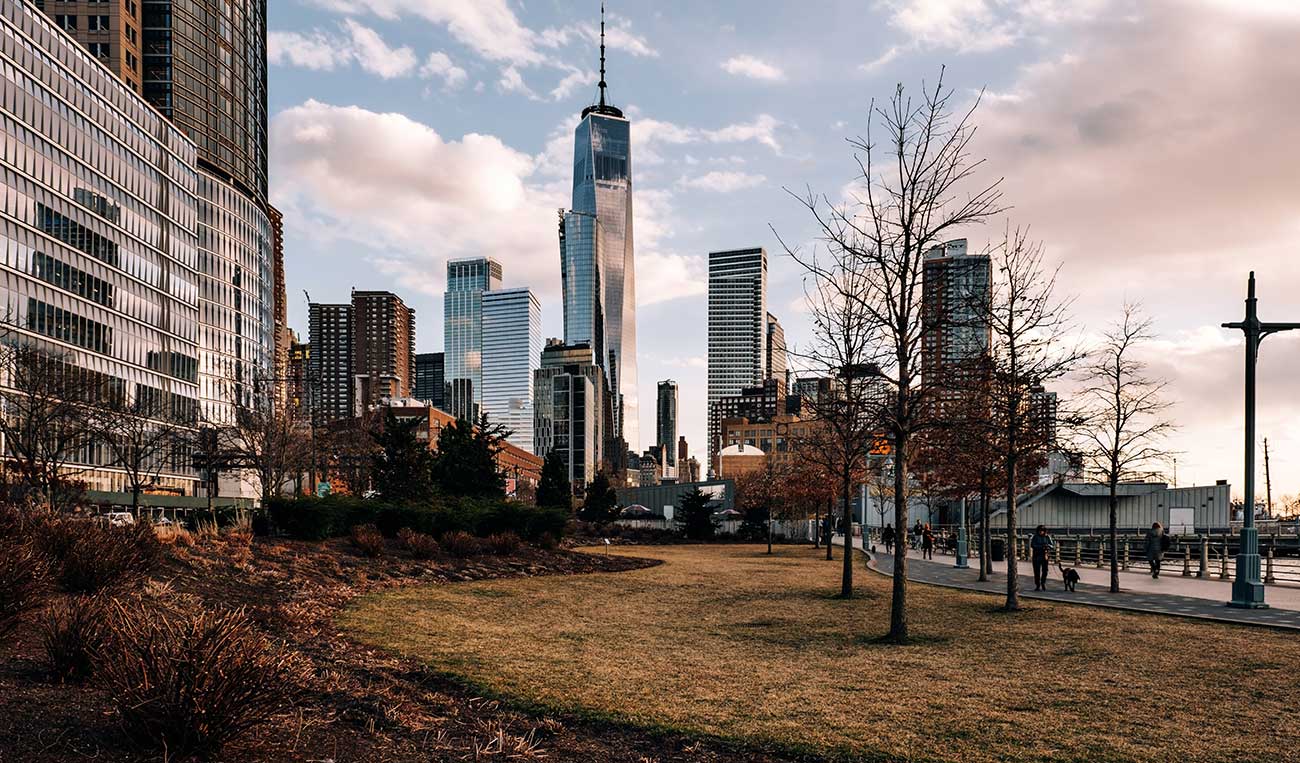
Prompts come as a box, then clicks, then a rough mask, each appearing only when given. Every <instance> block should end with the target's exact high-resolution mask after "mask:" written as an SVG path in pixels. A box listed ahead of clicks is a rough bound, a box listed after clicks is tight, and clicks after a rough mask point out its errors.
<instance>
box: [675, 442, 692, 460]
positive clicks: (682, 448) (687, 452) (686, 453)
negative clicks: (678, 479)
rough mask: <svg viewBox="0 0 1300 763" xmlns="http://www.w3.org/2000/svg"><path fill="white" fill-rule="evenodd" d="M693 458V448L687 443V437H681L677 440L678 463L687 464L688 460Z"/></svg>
mask: <svg viewBox="0 0 1300 763" xmlns="http://www.w3.org/2000/svg"><path fill="white" fill-rule="evenodd" d="M690 457H691V446H690V445H688V444H687V443H686V435H680V436H679V437H678V438H677V463H678V464H685V463H686V459H688V458H690Z"/></svg>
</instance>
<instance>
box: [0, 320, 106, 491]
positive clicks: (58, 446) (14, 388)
mask: <svg viewBox="0 0 1300 763" xmlns="http://www.w3.org/2000/svg"><path fill="white" fill-rule="evenodd" d="M0 364H2V368H3V373H4V389H3V391H2V392H0V394H2V395H3V400H4V412H3V415H0V435H3V437H4V442H5V447H6V453H5V455H6V456H8V459H9V462H10V463H11V464H12V468H13V471H14V472H15V474H16V477H17V481H18V484H19V486H20V487H21V489H22V491H23V492H24V493H25V495H24V496H23V497H24V498H26V499H27V500H32V501H36V502H38V503H44V504H46V505H48V506H49V507H50V508H51V509H54V510H66V509H69V508H71V507H72V506H74V505H75V504H76V502H77V500H78V499H79V498H80V496H81V493H82V485H81V483H80V482H79V481H78V480H77V477H78V475H80V474H81V473H83V472H84V471H85V469H86V466H85V465H86V463H87V459H86V458H85V456H86V449H87V447H88V445H89V442H90V434H91V425H90V423H91V407H90V406H91V403H93V402H95V401H97V400H99V399H100V398H101V397H103V396H104V395H106V394H109V387H110V379H109V377H107V376H106V375H104V374H100V373H97V372H94V371H90V370H87V369H84V368H80V367H78V366H77V365H75V364H74V363H73V362H72V359H71V358H70V357H69V356H66V355H64V354H61V353H59V352H57V351H51V350H47V349H45V348H44V347H41V346H39V345H36V344H32V343H28V342H26V341H23V340H17V341H15V342H14V343H12V344H6V345H4V347H3V348H2V349H0Z"/></svg>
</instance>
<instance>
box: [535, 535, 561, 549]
mask: <svg viewBox="0 0 1300 763" xmlns="http://www.w3.org/2000/svg"><path fill="white" fill-rule="evenodd" d="M559 546H560V541H559V539H557V538H556V537H555V533H542V535H541V537H540V538H538V539H537V547H538V548H541V549H545V550H547V551H554V550H555V549H557V548H559Z"/></svg>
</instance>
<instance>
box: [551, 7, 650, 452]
mask: <svg viewBox="0 0 1300 763" xmlns="http://www.w3.org/2000/svg"><path fill="white" fill-rule="evenodd" d="M600 28H601V36H600V83H599V100H598V101H597V102H596V103H595V104H592V105H590V106H588V107H586V108H585V109H583V110H582V116H581V121H580V122H579V123H578V126H577V128H576V129H575V131H574V136H573V201H572V211H571V212H570V213H568V214H566V215H564V216H563V219H562V221H561V226H560V246H561V252H560V258H561V263H562V275H563V279H564V326H565V336H564V338H565V341H566V342H569V343H574V342H590V343H591V344H592V346H593V348H595V349H596V350H597V351H598V352H600V354H601V358H600V363H601V364H602V366H603V367H604V368H605V372H606V375H607V376H608V379H609V385H610V390H611V396H612V400H613V406H612V407H613V411H614V421H613V432H614V437H615V438H616V439H620V440H622V441H623V442H625V443H635V442H637V441H638V437H637V432H638V421H637V417H638V412H639V407H638V397H637V388H636V385H637V362H636V267H635V258H634V250H633V245H632V146H631V132H630V130H631V123H630V122H629V121H628V119H627V118H626V117H625V116H624V115H623V112H622V111H621V110H619V109H618V108H616V107H615V106H613V105H611V104H610V103H609V102H608V100H607V98H606V92H605V91H606V88H607V84H606V82H605V18H604V11H603V9H602V11H601V23H600Z"/></svg>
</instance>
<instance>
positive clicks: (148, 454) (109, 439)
mask: <svg viewBox="0 0 1300 763" xmlns="http://www.w3.org/2000/svg"><path fill="white" fill-rule="evenodd" d="M197 415H198V413H197V410H196V409H195V408H193V407H192V406H189V405H186V404H185V403H182V402H180V401H179V400H177V399H175V398H173V397H171V396H170V395H168V394H167V393H165V392H163V391H162V390H157V389H150V388H144V387H140V386H138V385H137V386H136V390H135V396H134V397H128V395H127V394H126V392H125V390H120V391H117V392H115V393H114V394H111V395H109V396H108V397H107V398H106V399H105V400H103V401H102V402H101V403H100V404H99V405H97V406H95V408H94V411H93V414H92V420H91V429H92V431H93V433H94V435H95V437H96V438H97V439H98V440H99V442H101V443H102V444H103V445H104V447H105V448H106V449H107V450H108V452H109V455H110V456H111V457H112V459H113V466H116V467H118V468H119V469H121V470H122V473H123V474H124V475H125V477H126V484H127V487H128V488H129V489H130V492H131V511H132V512H133V513H137V514H138V513H139V511H140V494H141V493H143V492H144V491H145V490H147V489H148V488H151V487H154V486H155V485H157V484H158V480H159V477H160V476H161V475H162V472H163V471H164V470H165V469H166V468H167V467H168V466H172V467H176V466H178V465H179V464H180V463H182V461H181V460H182V459H186V458H188V456H189V453H190V451H191V450H192V449H193V446H194V445H195V443H196V439H195V435H196V434H197V430H196V429H195V427H196V426H197V423H198V422H197Z"/></svg>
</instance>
